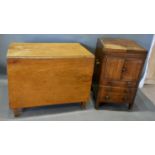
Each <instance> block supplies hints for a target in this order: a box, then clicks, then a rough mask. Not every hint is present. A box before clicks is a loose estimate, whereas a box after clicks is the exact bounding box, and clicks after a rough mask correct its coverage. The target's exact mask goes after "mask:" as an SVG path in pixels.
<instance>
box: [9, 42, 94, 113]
mask: <svg viewBox="0 0 155 155" xmlns="http://www.w3.org/2000/svg"><path fill="white" fill-rule="evenodd" d="M15 45H17V47H18V46H19V44H14V46H11V50H13V48H15V49H16V46H15ZM24 45H25V46H26V48H27V46H29V45H30V44H24ZM33 45H35V46H34V47H35V50H36V51H32V52H28V53H29V54H28V55H27V56H26V54H25V53H26V52H25V51H24V52H22V49H21V51H20V52H21V53H22V54H19V51H18V50H17V51H18V52H13V51H12V52H11V51H10V49H9V53H10V54H8V63H7V71H8V86H9V104H10V107H11V108H12V109H14V111H17V110H16V108H25V107H35V106H43V105H50V104H51V105H52V104H66V103H76V102H80V103H84V102H87V101H88V99H89V95H90V88H91V82H92V75H93V67H94V56H93V54H91V53H90V52H88V51H87V50H86V49H85V48H84V47H83V46H81V45H80V44H67V49H70V50H69V51H68V50H67V49H63V46H61V45H62V44H61V45H60V46H59V45H57V44H52V46H54V47H55V46H57V52H58V51H59V52H58V53H57V52H56V50H55V51H54V49H53V48H52V47H51V48H50V52H49V53H48V51H47V49H48V46H46V48H45V45H46V44H44V45H43V44H41V45H40V44H39V45H40V46H42V45H43V47H44V48H41V49H40V48H39V47H40V46H39V47H38V46H37V45H38V44H33ZM69 45H70V46H71V47H69ZM50 46H51V45H50ZM77 46H81V47H79V48H78V49H83V50H81V51H79V52H78V49H77ZM64 47H66V44H64ZM74 47H75V48H74ZM18 48H19V47H18ZM26 48H24V49H26ZM58 48H59V49H60V50H58ZM37 49H40V52H37ZM43 49H45V55H46V56H47V58H45V57H44V55H43V53H44V52H43V51H42V50H43ZM71 49H72V52H71ZM74 49H76V50H74ZM85 50H86V51H85ZM15 51H16V50H15ZM53 51H54V52H53ZM60 51H61V52H60ZM67 51H68V52H67ZM74 52H75V53H76V54H75V53H74ZM87 52H88V53H87ZM35 54H36V55H35ZM42 55H43V57H42ZM53 56H54V57H53ZM35 57H37V59H36V58H35Z"/></svg>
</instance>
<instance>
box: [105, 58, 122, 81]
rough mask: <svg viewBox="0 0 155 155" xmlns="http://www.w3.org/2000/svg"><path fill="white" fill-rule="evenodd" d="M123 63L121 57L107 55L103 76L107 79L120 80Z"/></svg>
mask: <svg viewBox="0 0 155 155" xmlns="http://www.w3.org/2000/svg"><path fill="white" fill-rule="evenodd" d="M123 65H124V59H123V58H117V57H107V58H106V65H105V73H104V75H105V78H106V79H109V80H120V79H121V75H122V68H123Z"/></svg>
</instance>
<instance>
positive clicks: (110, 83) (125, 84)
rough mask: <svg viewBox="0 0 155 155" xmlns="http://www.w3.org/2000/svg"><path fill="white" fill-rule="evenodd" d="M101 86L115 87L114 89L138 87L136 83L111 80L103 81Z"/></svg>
mask: <svg viewBox="0 0 155 155" xmlns="http://www.w3.org/2000/svg"><path fill="white" fill-rule="evenodd" d="M100 84H101V85H106V86H114V87H127V88H128V87H136V85H137V83H136V82H124V81H110V80H101V83H100Z"/></svg>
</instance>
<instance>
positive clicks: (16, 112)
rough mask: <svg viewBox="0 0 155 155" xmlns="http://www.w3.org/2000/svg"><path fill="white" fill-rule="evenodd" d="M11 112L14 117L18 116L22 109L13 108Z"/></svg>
mask: <svg viewBox="0 0 155 155" xmlns="http://www.w3.org/2000/svg"><path fill="white" fill-rule="evenodd" d="M13 113H14V116H15V117H19V116H20V115H21V113H22V109H19V108H16V109H13Z"/></svg>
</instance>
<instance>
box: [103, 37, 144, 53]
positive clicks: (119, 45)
mask: <svg viewBox="0 0 155 155" xmlns="http://www.w3.org/2000/svg"><path fill="white" fill-rule="evenodd" d="M101 42H102V45H103V46H104V48H105V49H110V50H115V51H116V52H119V50H121V51H124V52H127V51H130V52H132V51H134V52H135V51H141V52H146V49H144V48H143V47H142V46H140V45H139V44H137V43H136V42H135V41H132V40H128V39H102V41H101Z"/></svg>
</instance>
